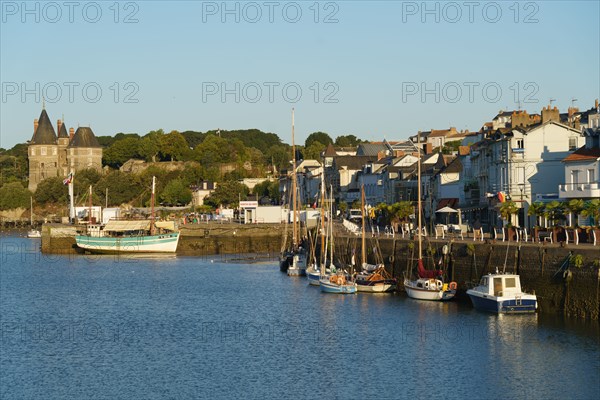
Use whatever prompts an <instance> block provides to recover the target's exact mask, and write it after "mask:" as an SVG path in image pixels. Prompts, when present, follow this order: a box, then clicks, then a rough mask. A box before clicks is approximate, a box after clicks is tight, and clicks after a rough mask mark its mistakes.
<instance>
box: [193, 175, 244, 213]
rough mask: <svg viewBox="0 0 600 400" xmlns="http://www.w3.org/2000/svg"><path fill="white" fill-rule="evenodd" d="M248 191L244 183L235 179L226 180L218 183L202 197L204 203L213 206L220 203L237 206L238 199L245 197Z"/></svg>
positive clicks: (215, 206)
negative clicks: (206, 195)
mask: <svg viewBox="0 0 600 400" xmlns="http://www.w3.org/2000/svg"><path fill="white" fill-rule="evenodd" d="M249 192H250V190H249V189H248V187H247V186H246V185H244V184H242V183H239V182H236V181H227V182H223V183H221V184H219V185H218V186H217V188H216V189H215V191H214V192H212V193H211V194H210V196H208V197H207V198H206V199H204V203H205V204H207V205H209V206H212V207H214V208H217V207H220V206H221V205H224V206H230V207H237V206H238V205H239V199H240V198H242V199H245V198H246V197H247V196H248V193H249Z"/></svg>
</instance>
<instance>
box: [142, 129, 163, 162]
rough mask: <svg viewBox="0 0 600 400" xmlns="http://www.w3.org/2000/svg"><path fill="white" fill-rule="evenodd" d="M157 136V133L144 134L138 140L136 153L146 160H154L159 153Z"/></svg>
mask: <svg viewBox="0 0 600 400" xmlns="http://www.w3.org/2000/svg"><path fill="white" fill-rule="evenodd" d="M157 137H158V135H153V136H150V135H148V136H144V137H143V138H142V139H141V140H140V144H139V147H138V154H139V156H140V158H142V159H144V160H146V161H148V162H156V160H157V157H158V153H159V148H158V139H157Z"/></svg>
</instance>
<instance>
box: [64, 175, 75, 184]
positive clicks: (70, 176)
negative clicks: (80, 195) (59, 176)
mask: <svg viewBox="0 0 600 400" xmlns="http://www.w3.org/2000/svg"><path fill="white" fill-rule="evenodd" d="M72 181H73V173H72V172H70V173H69V175H68V176H67V177H66V178H65V179H64V180H63V185H68V184H70V183H71V182H72Z"/></svg>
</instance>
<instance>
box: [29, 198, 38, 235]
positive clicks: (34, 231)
mask: <svg viewBox="0 0 600 400" xmlns="http://www.w3.org/2000/svg"><path fill="white" fill-rule="evenodd" d="M29 200H30V202H31V213H30V214H29V224H30V227H31V229H30V230H29V232H27V237H28V238H30V239H36V238H41V237H42V232H40V231H38V230H37V229H33V197H30V198H29Z"/></svg>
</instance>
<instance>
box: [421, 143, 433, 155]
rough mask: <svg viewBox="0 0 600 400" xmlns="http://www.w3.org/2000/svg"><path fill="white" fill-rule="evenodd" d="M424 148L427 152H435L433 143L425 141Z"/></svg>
mask: <svg viewBox="0 0 600 400" xmlns="http://www.w3.org/2000/svg"><path fill="white" fill-rule="evenodd" d="M423 150H425V154H431V153H433V144H431V143H425V146H423Z"/></svg>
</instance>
